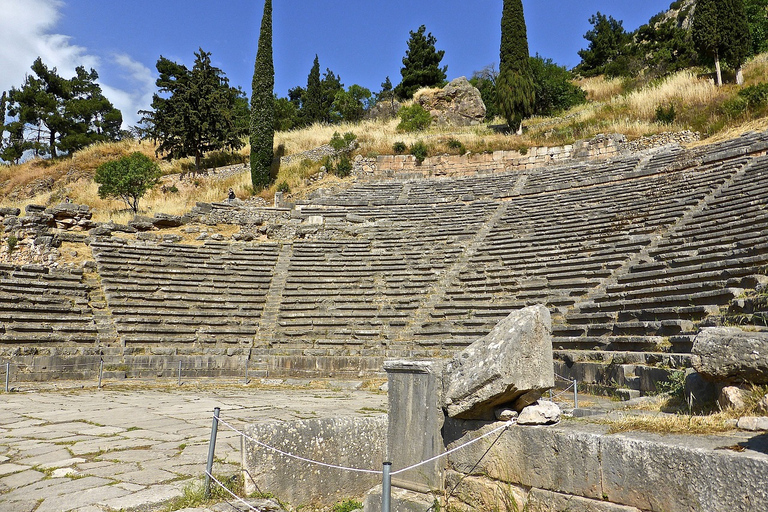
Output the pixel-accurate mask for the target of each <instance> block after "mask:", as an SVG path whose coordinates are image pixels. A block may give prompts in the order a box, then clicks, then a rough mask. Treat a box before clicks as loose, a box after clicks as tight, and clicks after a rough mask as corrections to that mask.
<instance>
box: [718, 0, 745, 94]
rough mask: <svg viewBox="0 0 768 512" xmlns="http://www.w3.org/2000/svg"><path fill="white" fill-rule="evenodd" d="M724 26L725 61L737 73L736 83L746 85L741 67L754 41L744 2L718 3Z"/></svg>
mask: <svg viewBox="0 0 768 512" xmlns="http://www.w3.org/2000/svg"><path fill="white" fill-rule="evenodd" d="M718 7H719V8H720V10H721V12H720V16H721V18H722V26H723V27H725V34H724V36H725V38H724V39H725V48H724V49H723V59H724V60H725V62H726V63H727V64H728V65H729V66H730V67H731V68H732V69H733V70H735V71H736V83H738V84H739V85H742V84H743V83H744V75H743V74H742V69H741V67H742V66H743V65H744V62H746V60H747V57H749V53H750V49H751V46H752V39H751V35H750V31H749V21H748V19H747V10H746V8H745V7H744V0H722V1H721V2H719V3H718Z"/></svg>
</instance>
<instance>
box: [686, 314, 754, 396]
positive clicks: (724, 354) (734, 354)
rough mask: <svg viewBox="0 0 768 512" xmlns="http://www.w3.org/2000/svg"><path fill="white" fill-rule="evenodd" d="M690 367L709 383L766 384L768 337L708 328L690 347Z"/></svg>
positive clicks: (719, 328)
mask: <svg viewBox="0 0 768 512" xmlns="http://www.w3.org/2000/svg"><path fill="white" fill-rule="evenodd" d="M692 353H693V355H694V358H693V365H694V368H696V371H697V372H699V373H701V374H702V375H704V377H706V378H707V379H709V380H712V381H715V382H722V383H731V384H736V383H742V382H751V383H753V384H768V333H765V332H747V331H743V330H741V329H738V328H735V327H707V328H704V329H702V330H701V332H699V334H698V335H697V336H696V339H695V340H694V343H693V349H692Z"/></svg>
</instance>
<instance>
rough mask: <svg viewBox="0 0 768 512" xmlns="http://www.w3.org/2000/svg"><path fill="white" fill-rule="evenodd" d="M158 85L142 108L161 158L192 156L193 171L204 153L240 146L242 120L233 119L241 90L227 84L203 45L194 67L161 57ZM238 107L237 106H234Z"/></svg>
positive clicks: (198, 166)
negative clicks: (147, 107)
mask: <svg viewBox="0 0 768 512" xmlns="http://www.w3.org/2000/svg"><path fill="white" fill-rule="evenodd" d="M157 71H158V72H159V73H160V77H159V78H158V79H157V82H156V83H157V87H158V88H159V90H160V93H161V94H164V95H166V96H167V97H163V96H161V95H160V94H157V93H156V94H155V95H154V96H153V98H152V110H149V111H146V110H142V111H140V112H139V113H140V114H143V115H144V117H143V118H142V120H141V121H142V123H144V124H145V125H147V129H146V132H145V133H146V136H147V137H149V138H151V139H154V140H156V141H158V143H159V145H158V149H157V152H158V154H159V153H165V154H166V155H165V157H166V158H168V159H171V158H183V157H186V156H194V157H195V169H199V168H200V162H201V160H202V157H203V155H204V154H205V153H207V152H209V151H219V150H223V149H230V150H237V149H240V148H241V147H243V145H244V143H243V140H242V137H243V136H244V135H245V133H246V132H245V130H244V126H245V123H244V122H243V121H242V120H238V119H237V117H236V116H237V113H238V111H242V101H240V100H238V98H239V97H242V94H243V93H242V91H241V90H239V89H236V88H233V87H230V85H229V80H228V79H227V78H226V77H225V76H224V72H223V71H221V70H220V69H219V68H217V67H215V66H213V64H212V63H211V54H210V53H207V52H205V51H203V49H202V48H201V49H200V50H199V51H198V52H196V53H195V64H194V66H193V68H192V69H191V70H190V69H187V67H186V66H184V65H183V64H177V63H176V62H172V61H170V60H169V59H166V58H165V57H162V56H161V57H160V59H159V60H158V61H157ZM238 105H241V107H240V108H239V109H238Z"/></svg>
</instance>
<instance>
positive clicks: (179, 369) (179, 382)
mask: <svg viewBox="0 0 768 512" xmlns="http://www.w3.org/2000/svg"><path fill="white" fill-rule="evenodd" d="M179 386H181V361H179Z"/></svg>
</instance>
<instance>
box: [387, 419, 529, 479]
mask: <svg viewBox="0 0 768 512" xmlns="http://www.w3.org/2000/svg"><path fill="white" fill-rule="evenodd" d="M514 424H515V422H514V421H508V422H506V423H505V424H504V425H502V426H500V427H498V428H495V429H493V430H491V431H490V432H486V433H485V434H483V435H481V436H480V437H478V438H477V439H473V440H471V441H469V442H467V443H465V444H462V445H461V446H457V447H456V448H452V449H451V450H448V451H447V452H445V453H441V454H440V455H437V456H435V457H432V458H431V459H427V460H424V461H421V462H419V463H417V464H414V465H413V466H409V467H407V468H403V469H398V470H397V471H393V472H392V473H391V474H392V475H397V474H399V473H405V472H406V471H410V470H412V469H415V468H418V467H419V466H423V465H425V464H429V463H430V462H434V461H436V460H438V459H442V458H443V457H447V456H448V455H450V454H452V453H454V452H457V451H459V450H461V449H462V448H466V447H467V446H469V445H471V444H474V443H476V442H478V441H480V440H481V439H484V438H486V437H488V436H491V435H493V434H495V433H496V432H498V431H500V430H504V429H507V428H509V427H510V426H512V425H514Z"/></svg>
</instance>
